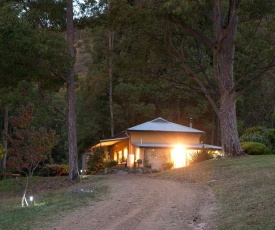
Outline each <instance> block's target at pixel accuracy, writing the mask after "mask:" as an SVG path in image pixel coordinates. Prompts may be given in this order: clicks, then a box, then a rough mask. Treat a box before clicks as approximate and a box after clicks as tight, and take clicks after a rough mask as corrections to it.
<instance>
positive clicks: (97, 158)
mask: <svg viewBox="0 0 275 230" xmlns="http://www.w3.org/2000/svg"><path fill="white" fill-rule="evenodd" d="M105 164H106V154H105V152H104V149H103V148H97V149H96V150H95V151H94V152H93V153H92V154H91V155H90V159H89V161H88V163H87V169H88V171H89V172H91V173H96V172H98V171H99V170H102V169H105Z"/></svg>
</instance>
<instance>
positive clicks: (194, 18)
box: [128, 0, 275, 156]
mask: <svg viewBox="0 0 275 230" xmlns="http://www.w3.org/2000/svg"><path fill="white" fill-rule="evenodd" d="M132 8H133V9H132V10H131V12H132V14H133V15H135V16H136V17H138V18H135V19H136V20H137V21H138V23H139V27H138V29H137V30H136V31H137V33H135V35H132V37H134V38H135V40H136V41H135V42H136V43H137V44H138V41H140V40H138V39H139V37H142V38H144V34H146V35H148V37H149V38H150V39H151V41H152V40H154V41H155V43H156V44H155V43H151V48H150V53H151V56H149V57H148V58H147V60H148V62H147V63H148V64H147V66H148V69H150V70H151V71H153V72H155V73H158V75H162V76H165V75H166V74H167V72H169V69H167V68H165V67H166V66H167V65H163V64H164V63H165V62H163V61H162V62H160V60H161V59H162V60H166V62H167V63H169V64H170V66H171V67H173V68H174V69H175V68H177V69H178V76H180V77H178V79H180V80H181V82H184V84H185V85H186V87H189V88H195V90H200V91H201V92H202V93H203V94H204V96H205V97H206V98H207V99H208V101H209V103H210V104H211V105H212V108H213V110H214V111H215V113H216V114H217V117H218V118H219V123H220V132H221V139H222V146H223V150H224V152H225V154H226V155H228V156H239V155H241V154H242V153H243V152H242V149H241V146H240V141H239V135H238V130H237V115H236V100H237V98H239V97H240V96H241V95H242V94H243V93H244V92H246V91H247V90H249V89H251V87H252V86H253V83H254V82H257V81H258V80H259V79H261V78H263V77H264V76H265V75H266V73H268V72H270V71H272V69H273V68H274V65H275V58H274V45H273V46H272V40H273V38H274V32H272V31H274V30H272V28H273V29H274V3H272V1H265V2H262V1H256V0H255V1H236V0H234V1H233V0H229V1H220V0H214V1H188V0H186V1H180V0H166V1H155V0H152V1H142V0H140V1H135V4H134V5H133V6H132ZM134 12H137V13H135V14H134ZM142 18H143V19H144V20H142ZM132 20H133V19H132ZM128 25H129V24H128ZM134 26H137V24H135V25H134ZM133 32H134V31H133ZM141 32H142V34H143V36H141ZM259 53H261V54H262V55H261V56H259ZM152 54H154V56H152ZM160 64H161V65H163V66H160Z"/></svg>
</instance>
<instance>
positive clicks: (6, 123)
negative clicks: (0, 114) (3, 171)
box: [2, 106, 9, 168]
mask: <svg viewBox="0 0 275 230" xmlns="http://www.w3.org/2000/svg"><path fill="white" fill-rule="evenodd" d="M8 127H9V107H8V106H5V111H4V137H3V148H4V149H5V150H7V149H8V140H7V138H6V136H7V135H8ZM2 167H3V168H6V167H7V153H5V154H4V157H3V159H2Z"/></svg>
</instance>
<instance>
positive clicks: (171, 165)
mask: <svg viewBox="0 0 275 230" xmlns="http://www.w3.org/2000/svg"><path fill="white" fill-rule="evenodd" d="M173 166H174V164H173V163H172V162H166V163H163V164H162V168H163V170H169V169H171V168H173Z"/></svg>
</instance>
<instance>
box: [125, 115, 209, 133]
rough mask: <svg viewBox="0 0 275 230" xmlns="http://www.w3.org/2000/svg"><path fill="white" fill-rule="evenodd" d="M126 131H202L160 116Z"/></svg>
mask: <svg viewBox="0 0 275 230" xmlns="http://www.w3.org/2000/svg"><path fill="white" fill-rule="evenodd" d="M127 130H128V131H130V132H131V131H144V132H146V131H154V132H180V133H204V132H203V131H201V130H197V129H193V128H190V127H187V126H183V125H179V124H176V123H173V122H170V121H167V120H165V119H163V118H161V117H159V118H156V119H154V120H152V121H148V122H145V123H143V124H140V125H137V126H134V127H131V128H129V129H127Z"/></svg>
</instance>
